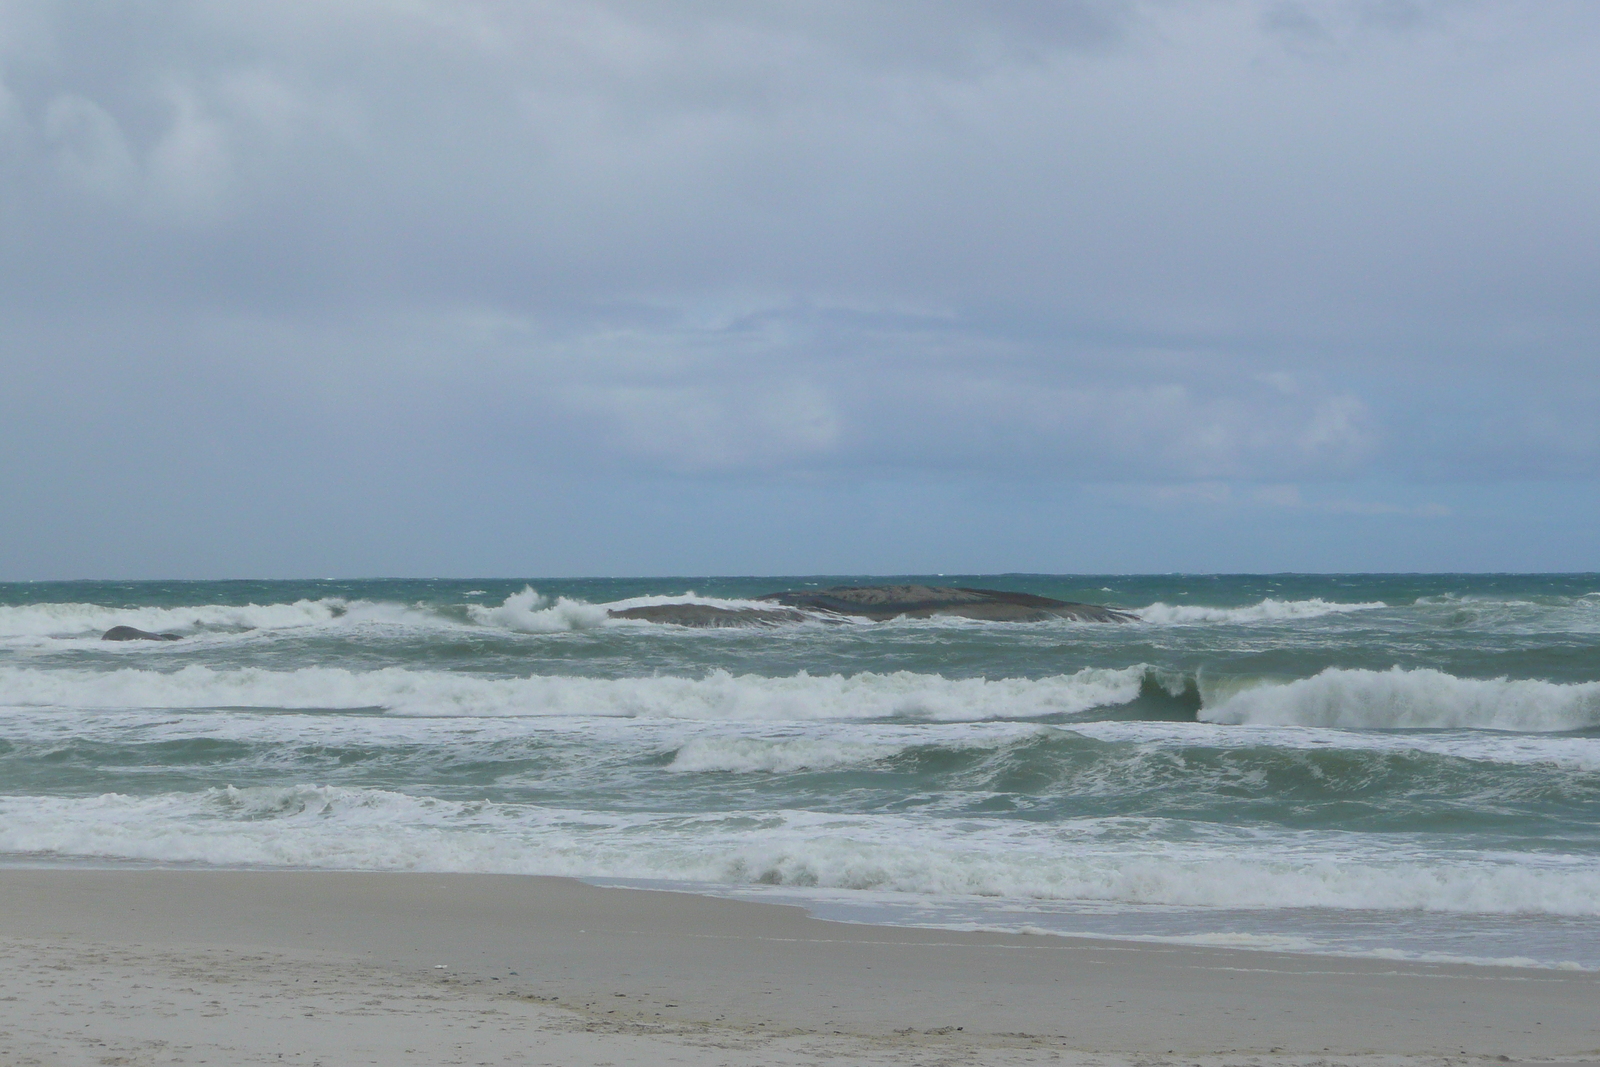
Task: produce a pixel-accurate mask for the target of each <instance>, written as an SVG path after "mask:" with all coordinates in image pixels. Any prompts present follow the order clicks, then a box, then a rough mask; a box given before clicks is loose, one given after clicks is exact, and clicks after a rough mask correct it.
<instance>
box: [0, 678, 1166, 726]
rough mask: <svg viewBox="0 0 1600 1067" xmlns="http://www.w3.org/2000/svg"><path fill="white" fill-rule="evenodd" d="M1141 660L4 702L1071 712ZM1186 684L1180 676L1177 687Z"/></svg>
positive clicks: (476, 710) (742, 713)
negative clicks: (1012, 673) (1023, 673)
mask: <svg viewBox="0 0 1600 1067" xmlns="http://www.w3.org/2000/svg"><path fill="white" fill-rule="evenodd" d="M1147 673H1148V672H1147V669H1146V668H1145V667H1143V666H1136V667H1128V668H1124V669H1120V670H1110V669H1101V668H1094V667H1086V668H1084V669H1082V670H1080V671H1077V672H1075V673H1073V674H1064V675H1057V676H1055V677H1050V678H1037V679H1033V678H999V679H985V678H960V679H948V678H944V677H942V676H940V675H937V674H919V673H914V672H911V671H896V672H894V673H888V674H874V673H870V672H864V673H861V674H854V675H841V674H832V675H817V676H813V675H810V674H807V673H805V672H803V671H802V672H800V673H798V674H794V675H790V676H787V677H781V678H767V677H762V676H759V675H751V674H739V675H735V674H731V673H729V672H728V671H725V670H714V671H710V672H708V673H707V674H706V675H705V676H703V677H701V678H682V677H649V678H583V677H569V676H544V675H533V676H531V677H526V678H484V677H476V676H473V675H465V674H459V673H453V672H448V671H418V670H409V669H405V668H401V667H386V668H383V669H380V670H374V671H352V670H348V669H345V668H342V667H302V668H300V669H298V670H292V671H269V670H262V669H259V668H251V667H246V668H239V669H232V670H216V669H213V668H211V667H204V666H188V667H184V668H183V669H181V670H177V671H153V670H139V669H132V668H124V669H120V670H113V671H89V670H54V671H46V670H37V669H34V668H28V667H0V704H10V705H21V706H30V705H31V706H51V707H62V708H128V707H139V708H206V707H232V708H237V707H264V708H317V709H338V708H382V709H385V710H388V711H394V712H399V713H406V714H419V715H569V716H571V715H591V716H594V715H598V716H627V717H654V718H683V719H710V720H733V721H739V720H763V719H768V720H770V719H799V720H806V719H876V718H916V719H928V720H935V721H977V720H983V719H995V718H1035V717H1041V716H1046V715H1074V714H1079V713H1082V712H1085V711H1088V710H1090V709H1093V708H1097V707H1104V706H1107V705H1119V704H1126V703H1129V702H1131V701H1133V700H1135V699H1137V698H1138V697H1139V696H1140V694H1141V691H1142V690H1143V689H1144V688H1146V685H1147V680H1146V675H1147ZM1175 684H1179V685H1181V679H1180V680H1179V681H1178V682H1177V683H1175Z"/></svg>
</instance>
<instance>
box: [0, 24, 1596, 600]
mask: <svg viewBox="0 0 1600 1067" xmlns="http://www.w3.org/2000/svg"><path fill="white" fill-rule="evenodd" d="M1597 490H1600V4H1597V3H1594V2H1593V0H1539V2H1537V3H1534V2H1526V0H1524V2H1510V0H1507V2H1496V0H905V2H899V0H881V2H876V3H873V2H863V0H837V2H835V0H770V2H754V3H752V2H747V0H739V2H734V0H727V2H723V0H662V2H628V0H582V2H580V0H524V2H519V3H515V4H506V3H498V2H496V3H489V2H474V0H452V2H443V0H274V2H273V3H271V4H239V3H236V2H233V0H124V2H119V3H115V4H107V3H103V2H99V0H0V580H33V579H70V578H130V579H131V578H223V577H268V578H270V577H359V576H378V575H384V576H463V577H466V576H545V577H560V576H577V575H597V576H599V575H704V574H821V573H829V574H840V573H853V574H863V573H871V574H906V573H936V572H950V573H955V572H964V573H988V572H1000V571H1020V572H1050V573H1108V572H1167V571H1227V572H1262V571H1284V570H1296V571H1458V570H1462V571H1464V570H1480V571H1482V570H1487V571H1518V570H1523V571H1526V570H1532V571H1597V570H1600V535H1597V533H1596V530H1597V529H1600V491H1597Z"/></svg>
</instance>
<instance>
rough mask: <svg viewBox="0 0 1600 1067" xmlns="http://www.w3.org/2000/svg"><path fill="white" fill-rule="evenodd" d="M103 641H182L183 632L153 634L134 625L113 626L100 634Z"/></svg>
mask: <svg viewBox="0 0 1600 1067" xmlns="http://www.w3.org/2000/svg"><path fill="white" fill-rule="evenodd" d="M100 640H102V641H182V640H183V635H182V634H153V633H151V632H150V631H149V630H140V629H138V628H136V627H133V626H113V627H112V628H111V629H109V630H107V631H106V632H105V633H103V634H101V635H100Z"/></svg>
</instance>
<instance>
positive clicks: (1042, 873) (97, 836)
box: [0, 785, 1600, 916]
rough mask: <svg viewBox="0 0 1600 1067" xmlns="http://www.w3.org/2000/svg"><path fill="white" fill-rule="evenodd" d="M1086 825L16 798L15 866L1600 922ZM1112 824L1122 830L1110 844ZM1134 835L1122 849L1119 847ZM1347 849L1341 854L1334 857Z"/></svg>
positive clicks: (1535, 881) (1493, 888) (1437, 884)
mask: <svg viewBox="0 0 1600 1067" xmlns="http://www.w3.org/2000/svg"><path fill="white" fill-rule="evenodd" d="M1127 822H1129V820H1125V819H1124V820H1098V821H1097V820H1083V821H1080V822H1078V823H1076V824H1072V825H1069V826H1040V825H1036V824H1029V823H1023V822H1003V821H1000V820H992V819H980V818H970V819H964V820H960V822H959V825H951V824H948V823H946V824H941V823H939V822H938V821H936V820H931V819H922V818H917V817H915V816H912V815H891V814H877V815H872V816H852V815H841V814H831V813H820V812H805V811H793V810H790V811H773V812H767V813H764V814H763V816H762V817H761V818H760V819H755V820H752V819H751V818H750V817H749V816H748V815H747V814H745V813H739V812H733V813H706V814H698V815H691V814H682V813H671V814H654V813H649V812H620V813H619V812H595V811H573V810H566V809H556V808H546V807H539V806H533V805H511V804H495V803H489V802H484V801H474V802H469V801H451V800H441V799H436V798H431V797H419V796H412V795H408V794H405V793H399V792H393V791H387V790H381V789H351V788H342V787H332V786H311V785H298V786H282V787H278V786H260V787H250V788H242V789H241V788H234V787H231V786H228V787H221V788H212V789H207V790H204V791H202V792H195V793H180V794H173V793H168V794H161V795H157V796H149V797H130V796H125V795H120V794H114V793H111V794H103V795H101V796H97V797H85V798H40V797H0V851H3V852H6V853H10V854H13V855H17V854H22V855H29V856H34V857H47V856H48V857H78V858H116V859H125V860H144V861H156V862H169V863H170V862H192V863H208V864H219V865H264V866H296V867H324V868H342V869H364V870H419V871H469V872H500V873H514V874H558V875H576V876H584V877H613V878H654V879H665V880H671V881H680V882H702V883H722V884H732V885H751V884H760V885H783V886H797V887H805V888H834V889H846V890H858V891H878V892H897V893H916V894H924V895H928V896H934V897H946V898H948V897H999V898H1011V899H1033V900H1059V901H1098V902H1107V903H1113V904H1124V905H1126V904H1135V905H1143V904H1156V905H1169V906H1180V907H1226V908H1247V909H1248V908H1259V909H1271V908H1282V907H1285V906H1290V907H1319V908H1336V909H1360V910H1380V911H1402V910H1404V911H1435V912H1455V913H1470V914H1546V915H1569V916H1595V915H1600V869H1597V868H1596V867H1595V866H1594V865H1593V864H1581V865H1574V864H1571V863H1563V862H1560V859H1561V858H1560V857H1557V858H1556V859H1554V860H1552V861H1551V862H1549V863H1544V864H1541V862H1540V861H1539V860H1538V859H1537V858H1532V859H1529V858H1524V859H1523V860H1522V861H1520V862H1506V861H1503V860H1495V859H1491V858H1483V857H1476V858H1474V857H1471V856H1467V857H1462V856H1461V855H1459V854H1456V855H1440V854H1433V853H1426V852H1406V851H1400V850H1396V849H1395V848H1393V847H1386V846H1384V845H1382V844H1381V843H1377V842H1375V840H1374V839H1373V838H1370V837H1365V838H1361V840H1362V841H1363V842H1365V843H1366V851H1364V852H1363V851H1362V848H1361V847H1359V846H1357V847H1352V846H1353V842H1352V841H1351V840H1349V839H1350V838H1352V837H1358V836H1360V835H1344V836H1343V837H1342V838H1341V839H1340V840H1339V841H1338V842H1336V843H1330V844H1329V847H1326V848H1323V847H1318V846H1316V845H1314V844H1312V843H1310V842H1308V841H1307V840H1305V839H1303V838H1301V837H1286V838H1276V839H1273V840H1267V839H1266V838H1265V837H1264V836H1263V835H1260V834H1256V835H1252V836H1251V838H1250V840H1249V842H1248V843H1247V844H1245V845H1227V844H1211V845H1207V844H1196V843H1192V842H1189V843H1183V842H1174V841H1155V840H1145V841H1143V842H1140V843H1130V842H1129V841H1128V840H1127V839H1126V836H1125V835H1124V836H1123V839H1122V840H1121V841H1117V842H1113V843H1111V844H1101V843H1100V838H1101V837H1102V836H1103V834H1104V833H1105V830H1106V829H1107V828H1109V829H1111V830H1115V829H1116V828H1117V826H1116V825H1111V824H1124V823H1127ZM1101 824H1108V826H1102V825H1101ZM1113 836H1115V835H1113ZM1335 845H1336V846H1337V847H1334V846H1335Z"/></svg>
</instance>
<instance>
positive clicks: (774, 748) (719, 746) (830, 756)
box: [667, 737, 902, 774]
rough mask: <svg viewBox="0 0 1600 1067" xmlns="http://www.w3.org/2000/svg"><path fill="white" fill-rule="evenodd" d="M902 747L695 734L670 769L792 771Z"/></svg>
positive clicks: (853, 761)
mask: <svg viewBox="0 0 1600 1067" xmlns="http://www.w3.org/2000/svg"><path fill="white" fill-rule="evenodd" d="M901 750H902V746H899V745H872V744H861V743H859V742H849V741H835V740H829V739H819V738H800V739H796V740H770V739H767V738H760V737H697V738H695V739H693V740H691V741H689V742H688V743H687V744H685V745H684V746H683V747H682V748H680V749H678V751H677V753H676V754H675V755H674V756H673V758H672V762H671V763H670V764H668V765H667V769H668V770H669V771H680V772H685V773H704V772H708V771H725V772H728V773H733V774H754V773H760V772H767V773H772V774H793V773H794V772H796V771H825V770H832V769H834V768H838V767H851V766H861V765H864V764H869V763H874V762H876V761H878V760H881V759H885V758H887V757H889V756H892V755H894V754H895V753H897V752H900V751H901Z"/></svg>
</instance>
